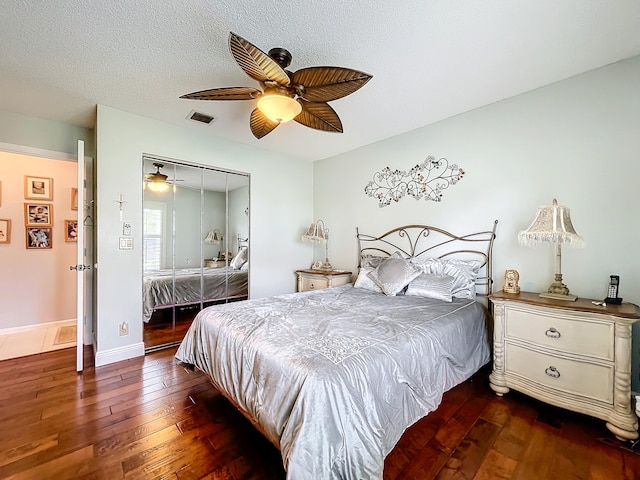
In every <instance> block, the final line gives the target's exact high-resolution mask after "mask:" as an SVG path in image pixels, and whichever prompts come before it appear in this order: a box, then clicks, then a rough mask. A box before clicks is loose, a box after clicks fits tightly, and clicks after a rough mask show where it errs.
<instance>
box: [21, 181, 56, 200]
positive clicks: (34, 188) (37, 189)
mask: <svg viewBox="0 0 640 480" xmlns="http://www.w3.org/2000/svg"><path fill="white" fill-rule="evenodd" d="M24 198H25V199H27V200H53V178H49V177H36V176H33V175H25V176H24Z"/></svg>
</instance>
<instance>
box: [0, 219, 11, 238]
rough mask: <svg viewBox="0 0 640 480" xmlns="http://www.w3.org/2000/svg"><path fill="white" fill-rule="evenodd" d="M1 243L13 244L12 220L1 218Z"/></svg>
mask: <svg viewBox="0 0 640 480" xmlns="http://www.w3.org/2000/svg"><path fill="white" fill-rule="evenodd" d="M0 243H11V220H9V219H8V218H0Z"/></svg>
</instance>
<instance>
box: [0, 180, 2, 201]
mask: <svg viewBox="0 0 640 480" xmlns="http://www.w3.org/2000/svg"><path fill="white" fill-rule="evenodd" d="M1 206H2V182H0V207H1Z"/></svg>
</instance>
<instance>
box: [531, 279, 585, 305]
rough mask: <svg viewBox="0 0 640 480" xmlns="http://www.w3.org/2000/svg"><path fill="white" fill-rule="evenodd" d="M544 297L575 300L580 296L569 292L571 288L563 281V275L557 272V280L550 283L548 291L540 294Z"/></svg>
mask: <svg viewBox="0 0 640 480" xmlns="http://www.w3.org/2000/svg"><path fill="white" fill-rule="evenodd" d="M540 297H542V298H555V299H556V300H567V301H570V302H575V301H576V300H577V299H578V297H577V296H575V295H571V294H570V293H569V288H568V287H567V286H566V285H565V284H564V283H562V275H561V274H557V273H556V276H555V282H553V283H552V284H551V285H549V288H548V289H547V291H546V292H542V293H541V294H540Z"/></svg>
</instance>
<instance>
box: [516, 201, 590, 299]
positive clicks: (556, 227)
mask: <svg viewBox="0 0 640 480" xmlns="http://www.w3.org/2000/svg"><path fill="white" fill-rule="evenodd" d="M518 241H519V242H520V244H521V245H525V246H528V247H532V246H537V245H539V244H541V243H554V244H555V246H556V268H555V280H554V282H553V283H552V284H551V285H550V286H549V288H548V289H547V291H546V292H542V293H541V294H540V296H541V297H546V298H557V299H561V300H576V298H577V297H576V296H575V295H571V294H570V293H569V288H567V286H566V285H565V284H564V283H562V269H561V263H562V250H561V245H562V244H567V245H570V246H572V247H578V248H579V247H583V246H584V240H583V239H582V237H581V236H580V235H578V234H577V233H576V231H575V229H574V228H573V224H572V223H571V217H570V215H569V209H568V208H567V207H563V206H560V205H558V202H557V200H556V199H555V198H554V199H553V204H552V205H545V206H542V207H540V208H538V213H537V214H536V218H535V219H534V220H533V222H532V223H531V225H529V228H527V229H526V230H523V231H521V232H520V233H519V234H518Z"/></svg>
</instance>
